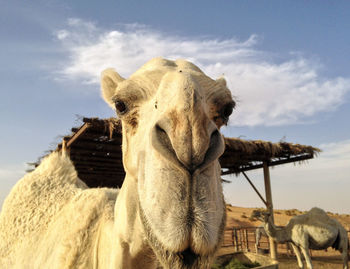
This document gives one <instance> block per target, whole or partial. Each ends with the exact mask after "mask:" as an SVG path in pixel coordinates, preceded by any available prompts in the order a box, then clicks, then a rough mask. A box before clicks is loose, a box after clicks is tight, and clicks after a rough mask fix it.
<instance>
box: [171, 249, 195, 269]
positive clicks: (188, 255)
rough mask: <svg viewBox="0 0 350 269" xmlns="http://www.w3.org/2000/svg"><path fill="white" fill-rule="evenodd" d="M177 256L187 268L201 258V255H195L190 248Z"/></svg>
mask: <svg viewBox="0 0 350 269" xmlns="http://www.w3.org/2000/svg"><path fill="white" fill-rule="evenodd" d="M177 255H178V256H179V258H180V259H181V260H182V261H183V263H184V264H185V265H186V266H191V265H192V264H193V263H194V262H195V261H196V259H198V257H200V255H199V254H197V253H195V252H194V251H193V250H192V249H191V248H190V247H188V248H186V249H185V250H184V251H181V252H178V253H177Z"/></svg>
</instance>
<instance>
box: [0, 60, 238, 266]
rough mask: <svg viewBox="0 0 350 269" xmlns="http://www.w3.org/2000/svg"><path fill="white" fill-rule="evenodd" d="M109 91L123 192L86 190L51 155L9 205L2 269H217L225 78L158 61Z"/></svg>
mask: <svg viewBox="0 0 350 269" xmlns="http://www.w3.org/2000/svg"><path fill="white" fill-rule="evenodd" d="M101 84H102V87H101V88H102V96H103V98H104V99H105V101H106V102H107V103H108V104H109V105H110V106H111V107H112V108H114V109H115V110H116V113H117V117H118V118H119V119H120V120H121V122H122V136H123V139H122V153H123V157H122V160H123V165H124V169H125V171H126V176H125V180H124V183H123V185H122V187H121V188H120V190H117V189H108V188H88V187H87V186H86V185H85V183H83V182H82V181H81V180H80V179H79V178H78V176H77V173H76V170H75V169H74V166H73V164H72V162H71V161H70V159H69V156H67V154H65V152H54V153H51V154H50V155H49V156H48V157H46V158H45V159H44V160H43V161H42V163H41V164H40V165H39V166H38V167H37V168H36V169H35V170H34V171H33V172H31V173H29V174H26V175H25V176H24V177H23V178H22V179H21V180H20V181H19V182H18V183H17V184H16V185H15V187H14V188H13V189H12V190H11V192H10V194H9V196H8V197H7V198H6V200H5V202H4V205H3V208H2V212H1V215H0V268H54V269H55V268H57V269H58V268H60V269H62V268H74V269H75V268H84V269H86V268H103V269H104V268H108V269H112V268H113V269H115V268H118V269H128V268H145V269H147V268H157V267H159V266H161V267H163V268H173V269H174V268H175V269H176V268H179V269H180V268H182V269H185V268H193V269H195V268H210V265H211V263H212V261H213V259H214V257H215V253H216V251H217V249H218V248H219V247H220V245H221V242H222V237H223V231H224V227H225V220H226V214H225V203H224V197H223V190H222V184H221V177H220V176H221V169H220V164H219V161H218V158H219V157H220V156H221V155H222V154H223V152H224V139H223V136H222V135H221V133H220V131H219V130H220V127H221V126H223V125H225V124H227V122H228V118H229V116H230V114H231V113H232V110H233V108H234V106H235V102H234V101H233V99H232V95H231V92H230V91H229V90H228V88H227V86H226V82H225V79H223V78H219V79H217V80H213V79H211V78H209V77H208V76H206V75H205V74H204V73H203V72H202V71H201V70H200V69H199V68H198V67H197V66H195V65H194V64H192V63H190V62H188V61H185V60H176V61H171V60H166V59H163V58H155V59H152V60H151V61H149V62H148V63H146V64H145V65H144V66H142V67H141V68H140V69H139V70H138V71H137V72H135V73H134V74H133V75H131V76H130V77H129V78H128V79H124V78H123V77H121V76H120V75H119V74H118V73H117V72H116V71H114V70H113V69H107V70H105V71H103V72H102V76H101Z"/></svg>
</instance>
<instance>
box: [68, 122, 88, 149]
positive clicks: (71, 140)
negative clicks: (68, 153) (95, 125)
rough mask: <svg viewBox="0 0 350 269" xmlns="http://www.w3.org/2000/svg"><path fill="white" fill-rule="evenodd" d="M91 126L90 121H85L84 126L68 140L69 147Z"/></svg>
mask: <svg viewBox="0 0 350 269" xmlns="http://www.w3.org/2000/svg"><path fill="white" fill-rule="evenodd" d="M89 127H90V123H84V125H83V126H81V127H80V128H79V130H78V131H77V132H76V133H75V134H74V135H72V137H71V138H70V139H69V140H68V141H67V148H68V147H70V146H71V145H72V144H73V143H74V142H75V141H76V140H77V139H78V138H79V136H81V135H82V134H83V133H85V132H86V130H87V129H88V128H89Z"/></svg>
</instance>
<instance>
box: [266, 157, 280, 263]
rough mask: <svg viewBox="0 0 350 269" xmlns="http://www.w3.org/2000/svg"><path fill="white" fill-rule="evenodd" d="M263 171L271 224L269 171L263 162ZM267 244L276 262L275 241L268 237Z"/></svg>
mask: <svg viewBox="0 0 350 269" xmlns="http://www.w3.org/2000/svg"><path fill="white" fill-rule="evenodd" d="M263 169H264V183H265V194H266V203H267V210H268V211H269V212H270V214H271V217H272V222H274V217H273V203H272V192H271V181H270V171H269V166H268V163H267V162H264V165H263ZM269 243H270V256H271V258H272V259H273V260H275V261H276V260H277V248H276V243H275V241H273V239H272V238H271V237H269Z"/></svg>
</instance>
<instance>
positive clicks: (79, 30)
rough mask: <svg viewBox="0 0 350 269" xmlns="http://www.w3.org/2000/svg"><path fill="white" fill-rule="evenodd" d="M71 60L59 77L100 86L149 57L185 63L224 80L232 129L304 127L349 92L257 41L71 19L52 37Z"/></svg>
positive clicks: (347, 85) (346, 84) (348, 82)
mask: <svg viewBox="0 0 350 269" xmlns="http://www.w3.org/2000/svg"><path fill="white" fill-rule="evenodd" d="M56 36H57V38H58V40H60V41H61V42H62V44H63V46H65V48H66V49H67V52H68V54H69V58H68V61H67V62H66V63H65V64H66V65H65V68H64V69H63V70H62V71H61V75H63V76H64V77H65V78H69V79H79V80H80V81H82V82H83V83H98V82H99V74H100V72H101V71H102V70H103V69H105V68H108V67H114V68H115V69H116V70H117V71H118V72H119V73H120V74H121V75H123V76H125V77H127V76H129V75H131V74H132V73H133V72H135V71H136V70H137V69H138V68H139V67H140V66H141V65H143V64H144V63H145V62H147V61H148V60H149V59H151V58H153V57H158V56H163V57H166V58H170V59H175V58H186V59H188V60H190V61H192V62H194V63H195V64H197V65H198V66H199V67H200V68H201V69H202V70H203V71H204V72H206V73H207V74H208V75H209V76H212V77H214V78H215V77H218V76H220V75H222V74H225V77H226V78H227V81H228V85H229V87H230V89H231V90H232V92H233V95H234V96H236V97H237V98H238V100H239V103H238V107H237V110H236V113H235V114H234V116H233V117H232V119H231V122H230V124H231V125H247V126H255V125H285V124H294V123H300V122H304V121H306V120H307V119H309V118H310V117H312V116H314V115H315V114H317V113H319V112H322V111H331V110H334V109H336V108H337V107H338V106H339V105H341V104H342V103H343V102H344V99H345V95H346V94H347V93H348V92H349V90H350V79H348V78H341V77H338V78H332V79H325V78H322V77H320V75H319V73H318V71H319V70H318V69H319V67H320V66H318V65H317V64H316V63H313V62H311V61H309V60H307V59H305V58H303V57H301V56H300V55H299V56H298V55H292V56H290V57H292V58H290V59H289V60H286V61H285V62H282V63H275V62H273V61H272V60H271V59H270V60H269V59H268V58H271V57H270V56H271V55H269V53H267V52H264V51H259V50H258V49H256V48H255V47H256V45H257V43H258V37H257V36H256V35H252V36H251V37H250V38H249V39H248V40H246V41H238V40H236V39H227V40H218V39H210V38H206V39H203V38H189V37H181V36H170V35H167V34H165V33H160V32H157V31H154V30H152V29H149V28H147V27H145V26H140V25H137V24H134V25H124V26H119V27H118V30H113V31H108V30H103V29H99V28H98V27H97V26H96V25H95V24H93V23H91V22H85V21H82V20H80V19H70V20H69V21H68V25H67V29H63V30H60V31H58V32H57V33H56Z"/></svg>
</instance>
